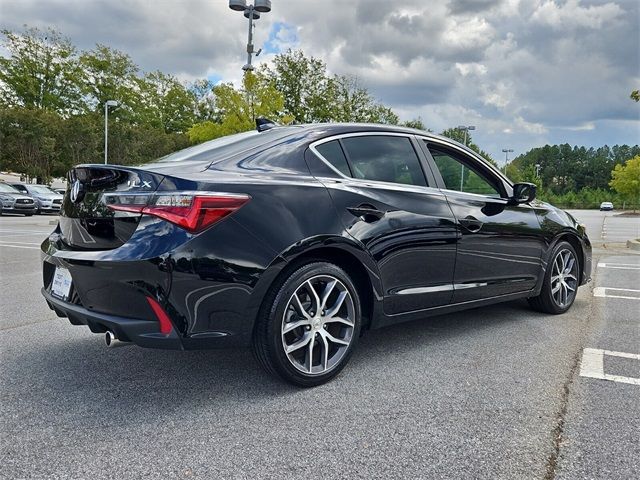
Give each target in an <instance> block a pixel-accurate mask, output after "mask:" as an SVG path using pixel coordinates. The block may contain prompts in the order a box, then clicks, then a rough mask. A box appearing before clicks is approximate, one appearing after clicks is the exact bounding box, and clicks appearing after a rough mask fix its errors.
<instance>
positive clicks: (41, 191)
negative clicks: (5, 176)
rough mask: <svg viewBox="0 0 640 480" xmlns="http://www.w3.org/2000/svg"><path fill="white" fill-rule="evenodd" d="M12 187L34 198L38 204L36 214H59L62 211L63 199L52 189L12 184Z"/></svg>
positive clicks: (42, 186) (26, 184)
mask: <svg viewBox="0 0 640 480" xmlns="http://www.w3.org/2000/svg"><path fill="white" fill-rule="evenodd" d="M10 185H11V186H13V187H14V188H16V189H18V190H19V191H21V192H22V193H25V194H27V195H30V196H31V197H33V199H34V200H35V202H36V213H38V214H40V213H57V212H59V211H60V207H61V206H62V198H63V197H62V195H60V194H59V193H58V192H56V191H54V190H53V189H52V188H51V187H48V186H47V185H34V184H31V183H11V184H10Z"/></svg>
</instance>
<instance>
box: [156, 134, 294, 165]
mask: <svg viewBox="0 0 640 480" xmlns="http://www.w3.org/2000/svg"><path fill="white" fill-rule="evenodd" d="M298 128H299V127H276V128H273V129H271V130H267V131H265V132H258V131H257V130H251V131H249V132H243V133H236V134H235V135H227V136H226V137H220V138H216V139H215V140H210V141H208V142H205V143H201V144H200V145H196V146H194V147H189V148H185V149H184V150H180V151H178V152H175V153H172V154H170V155H167V156H165V157H162V158H160V159H158V160H157V162H158V163H169V162H181V161H185V160H204V159H211V160H212V161H213V160H215V159H218V158H220V157H229V156H232V155H237V154H238V153H242V152H245V151H247V150H251V149H253V148H256V147H259V146H260V145H263V144H267V143H269V142H273V141H275V140H278V139H280V138H284V137H286V136H289V135H291V134H292V133H295V132H297V131H298Z"/></svg>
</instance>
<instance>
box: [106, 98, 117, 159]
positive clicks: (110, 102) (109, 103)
mask: <svg viewBox="0 0 640 480" xmlns="http://www.w3.org/2000/svg"><path fill="white" fill-rule="evenodd" d="M117 106H118V102H116V101H115V100H107V101H106V102H104V164H105V165H106V164H107V152H108V149H109V107H117Z"/></svg>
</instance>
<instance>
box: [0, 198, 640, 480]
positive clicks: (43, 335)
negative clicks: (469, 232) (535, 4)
mask: <svg viewBox="0 0 640 480" xmlns="http://www.w3.org/2000/svg"><path fill="white" fill-rule="evenodd" d="M572 213H573V214H574V215H575V216H576V217H577V218H578V219H579V220H581V221H584V222H585V223H586V225H587V229H588V231H589V234H590V237H591V238H592V241H593V242H594V246H595V250H594V270H593V274H594V281H593V282H592V283H591V284H590V285H588V286H586V287H582V288H581V289H580V290H579V294H578V297H577V299H576V303H575V304H574V306H573V308H572V309H571V310H570V312H569V313H567V314H565V315H562V316H549V315H543V314H540V313H536V312H533V311H531V310H530V309H529V308H528V306H527V304H526V302H521V301H518V302H510V303H507V304H503V305H497V306H492V307H488V308H481V309H475V310H471V311H467V312H462V313H458V314H453V315H446V316H441V317H435V318H429V319H425V320H423V321H414V322H410V323H406V324H403V325H398V326H394V327H390V328H386V329H381V330H376V331H373V332H369V333H367V334H366V335H365V336H364V337H363V338H362V339H361V342H360V345H359V346H358V349H357V351H356V352H355V354H354V356H353V358H352V361H351V363H350V365H349V366H348V367H347V368H346V369H345V371H344V372H343V373H342V374H341V375H340V376H339V377H337V378H336V379H335V380H334V381H332V382H330V383H329V384H327V385H324V386H321V387H318V388H314V389H310V390H300V389H297V388H294V387H291V386H289V385H286V384H283V383H281V382H279V381H278V380H275V379H273V378H271V377H269V376H267V375H265V374H263V372H262V371H261V370H260V369H259V367H258V365H257V364H256V363H255V362H254V360H253V358H252V356H251V354H250V352H249V351H243V350H233V351H198V352H174V351H159V350H147V349H142V348H138V347H135V346H126V347H122V348H116V349H109V350H108V349H106V348H105V347H104V344H103V339H102V337H101V336H98V335H94V334H91V333H90V332H89V330H88V329H87V328H86V327H74V326H72V325H70V324H69V323H68V321H67V320H66V319H58V318H57V317H56V316H55V314H54V313H53V312H51V311H50V310H49V309H48V308H47V306H46V304H45V302H44V300H43V299H42V298H41V296H40V293H39V289H40V285H41V273H40V259H39V257H40V254H39V250H38V245H39V243H40V242H41V241H42V239H43V237H44V236H46V235H47V233H48V232H49V231H50V230H52V229H53V226H51V225H49V222H50V221H51V220H54V219H55V217H31V218H22V217H12V216H3V217H2V218H0V409H1V410H0V431H1V435H0V442H1V443H0V452H1V455H2V462H0V477H2V478H122V477H126V478H138V477H143V476H148V477H151V478H277V477H285V476H286V477H288V478H303V477H304V478H409V477H411V478H491V479H496V478H505V479H514V478H518V479H520V478H523V479H529V478H532V479H550V478H556V477H557V478H563V479H578V478H621V479H622V478H625V479H626V478H634V477H636V476H637V472H638V471H639V469H640V442H638V434H637V432H638V429H639V428H640V385H638V384H634V383H628V382H626V383H625V382H624V381H620V380H621V379H632V380H633V379H634V378H640V367H639V365H640V357H639V358H638V359H637V360H636V359H635V358H634V357H633V355H636V356H637V355H638V354H640V315H639V314H638V311H639V307H640V256H639V255H638V254H637V253H634V252H633V251H631V250H628V249H626V248H624V244H623V243H622V242H624V241H625V240H626V239H627V238H631V237H633V236H634V235H635V237H637V236H640V235H638V233H640V232H639V231H638V230H639V229H640V219H639V218H630V217H619V216H616V212H607V213H603V212H595V211H576V212H572ZM614 227H615V228H614ZM634 232H635V233H634ZM627 235H628V237H626V236H627ZM597 265H600V266H597ZM620 289H624V290H620ZM585 349H587V351H586V354H587V355H590V357H589V358H590V359H591V361H590V362H585V360H584V358H585V357H584V356H585ZM605 352H606V353H605ZM611 352H613V353H623V354H625V355H627V356H619V355H611V354H610V353H611ZM629 355H631V357H629ZM594 358H595V359H596V361H595V362H594V361H593V359H594ZM598 361H599V362H600V364H601V365H602V368H601V370H598V365H599V364H598ZM594 365H595V367H594ZM598 377H601V378H598Z"/></svg>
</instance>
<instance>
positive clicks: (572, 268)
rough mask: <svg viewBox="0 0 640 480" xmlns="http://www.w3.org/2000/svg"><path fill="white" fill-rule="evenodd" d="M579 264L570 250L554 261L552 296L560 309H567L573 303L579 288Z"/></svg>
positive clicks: (564, 250)
mask: <svg viewBox="0 0 640 480" xmlns="http://www.w3.org/2000/svg"><path fill="white" fill-rule="evenodd" d="M577 275H578V262H577V261H576V257H575V255H574V253H573V252H572V251H571V250H569V249H566V248H565V249H563V250H560V251H559V252H558V254H557V255H556V257H555V259H554V261H553V270H552V271H551V296H552V298H553V301H554V302H555V304H556V305H558V306H559V307H562V308H564V307H566V306H567V305H570V304H571V303H572V302H573V299H574V297H575V295H576V289H577V288H578V277H577Z"/></svg>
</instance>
